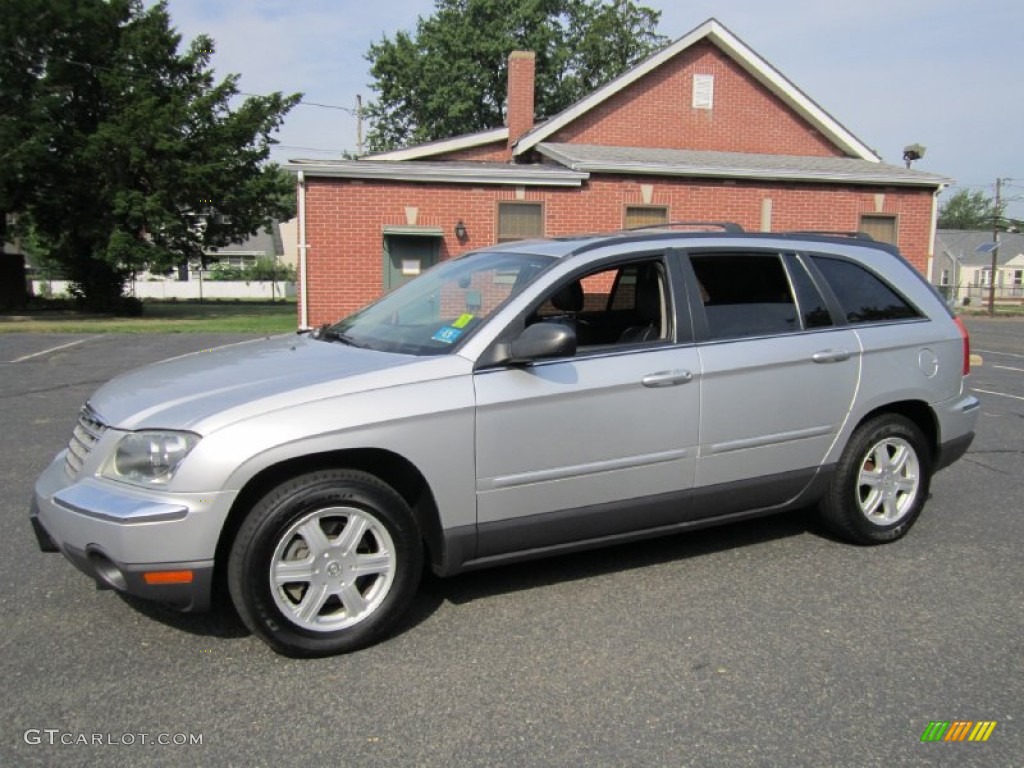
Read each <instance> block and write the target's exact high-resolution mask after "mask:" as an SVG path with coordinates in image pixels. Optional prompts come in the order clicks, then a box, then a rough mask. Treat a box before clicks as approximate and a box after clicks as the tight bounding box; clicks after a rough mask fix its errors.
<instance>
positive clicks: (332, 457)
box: [214, 448, 445, 594]
mask: <svg viewBox="0 0 1024 768" xmlns="http://www.w3.org/2000/svg"><path fill="white" fill-rule="evenodd" d="M320 469H355V470H360V471H362V472H366V473H367V474H370V475H373V476H374V477H376V478H378V479H379V480H381V481H382V482H385V483H387V484H388V485H389V486H391V487H392V488H394V490H395V491H396V492H397V493H398V494H399V495H400V496H401V497H402V498H403V499H404V500H405V502H406V503H407V504H408V505H409V508H410V509H411V510H412V513H413V517H414V518H415V520H416V524H417V525H418V526H419V529H420V533H421V535H422V538H423V541H424V543H425V545H426V547H427V554H428V557H429V558H430V562H431V564H432V565H433V566H434V567H435V569H437V568H440V567H441V564H442V562H443V559H444V551H445V548H444V536H443V532H442V528H441V518H440V513H439V511H438V508H437V502H436V501H435V500H434V494H433V492H432V491H431V489H430V484H429V483H428V482H427V479H426V478H425V477H424V475H423V473H422V472H420V470H419V469H418V468H417V467H416V466H415V465H414V464H413V463H412V462H410V461H409V460H408V459H406V458H405V457H404V456H401V455H399V454H397V453H394V452H393V451H388V450H385V449H381V448H353V449H345V450H338V451H327V452H323V453H316V454H310V455H306V456H298V457H295V458H290V459H286V460H283V461H280V462H278V463H276V464H272V465H270V466H268V467H265V468H264V469H262V470H260V471H259V472H258V473H256V474H255V475H253V476H252V477H251V478H250V479H249V480H248V481H247V482H246V483H245V485H244V486H243V487H242V489H241V491H239V493H238V495H237V496H236V497H235V501H234V503H233V504H232V505H231V509H230V511H229V512H228V515H227V518H226V519H225V521H224V525H223V526H222V527H221V532H220V537H219V538H218V540H217V550H216V554H215V556H214V557H215V559H214V584H215V589H217V590H224V592H223V594H226V584H227V580H226V572H227V560H228V554H229V553H230V551H231V545H232V542H233V541H234V539H235V536H236V535H237V533H238V529H239V528H240V527H241V526H242V523H243V522H244V520H245V518H246V515H247V514H248V513H249V511H250V510H251V509H252V507H253V505H254V504H256V502H258V501H259V500H260V499H261V498H262V497H263V496H264V495H266V494H267V493H268V492H269V491H270V490H271V489H272V488H274V487H276V486H278V485H280V484H281V483H283V482H286V481H287V480H290V479H291V478H293V477H297V476H299V475H303V474H306V473H307V472H315V471H316V470H320Z"/></svg>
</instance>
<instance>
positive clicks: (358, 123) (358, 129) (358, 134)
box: [356, 93, 363, 156]
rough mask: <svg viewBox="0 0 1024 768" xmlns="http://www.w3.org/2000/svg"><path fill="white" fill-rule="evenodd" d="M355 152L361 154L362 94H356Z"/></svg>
mask: <svg viewBox="0 0 1024 768" xmlns="http://www.w3.org/2000/svg"><path fill="white" fill-rule="evenodd" d="M356 152H357V153H358V154H359V155H360V156H362V154H363V95H362V94H361V93H357V94H356Z"/></svg>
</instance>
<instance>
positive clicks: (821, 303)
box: [787, 256, 832, 328]
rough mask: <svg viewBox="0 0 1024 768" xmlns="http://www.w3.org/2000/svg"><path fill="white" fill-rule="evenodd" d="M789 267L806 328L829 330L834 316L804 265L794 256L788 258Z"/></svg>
mask: <svg viewBox="0 0 1024 768" xmlns="http://www.w3.org/2000/svg"><path fill="white" fill-rule="evenodd" d="M787 265H788V266H789V274H790V279H791V280H792V281H793V290H794V291H796V300H797V304H799V306H800V317H801V319H802V320H803V323H804V328H827V327H828V326H830V325H832V316H831V315H830V314H829V312H828V307H827V306H826V305H825V299H824V298H822V295H821V291H819V290H818V287H817V286H816V285H815V284H814V281H813V280H811V276H810V275H809V274H807V270H806V269H805V268H804V265H803V264H802V263H801V262H800V261H798V260H797V259H796V257H794V256H789V257H788V258H787Z"/></svg>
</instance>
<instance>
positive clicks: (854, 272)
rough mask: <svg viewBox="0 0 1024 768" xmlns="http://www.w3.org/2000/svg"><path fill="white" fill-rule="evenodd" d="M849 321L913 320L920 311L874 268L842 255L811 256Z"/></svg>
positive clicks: (918, 315)
mask: <svg viewBox="0 0 1024 768" xmlns="http://www.w3.org/2000/svg"><path fill="white" fill-rule="evenodd" d="M811 260H812V261H813V262H814V265H815V266H816V267H817V268H818V271H819V272H821V274H822V276H823V277H824V278H825V281H826V282H827V283H828V286H829V288H831V289H832V293H834V294H835V296H836V299H837V300H838V301H839V305H840V307H842V310H843V314H844V315H845V316H846V320H847V322H849V323H882V322H890V321H893V320H910V319H914V318H917V317H920V316H921V313H920V312H918V311H917V309H916V308H915V307H914V306H913V305H912V304H911V303H910V302H909V301H907V300H906V299H904V298H903V297H902V296H900V294H899V293H897V291H896V290H895V289H894V288H893V287H892V286H890V285H889V284H888V283H886V282H885V281H884V280H882V278H880V277H879V276H878V275H876V274H875V273H874V272H871V271H870V270H867V269H865V268H864V267H862V266H860V265H859V264H854V263H853V262H850V261H845V260H843V259H834V258H829V257H827V256H812V257H811Z"/></svg>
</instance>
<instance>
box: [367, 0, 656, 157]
mask: <svg viewBox="0 0 1024 768" xmlns="http://www.w3.org/2000/svg"><path fill="white" fill-rule="evenodd" d="M660 16H661V13H660V12H659V11H654V10H651V9H650V8H646V7H643V6H638V5H636V4H635V3H633V2H632V0H436V6H435V12H434V15H433V16H430V17H429V18H426V19H424V18H422V17H420V19H419V20H418V22H417V25H416V32H415V33H414V34H409V33H408V32H404V31H400V32H398V33H396V34H395V37H394V39H393V40H391V39H388V38H387V37H384V38H383V39H382V40H381V41H380V42H379V43H374V44H372V45H371V46H370V50H369V52H368V53H367V54H366V58H367V60H368V61H369V62H370V63H371V69H370V73H371V75H372V76H373V78H374V82H373V84H372V88H373V89H374V90H375V91H377V93H378V99H377V100H376V101H375V102H372V103H370V104H369V105H368V106H367V109H366V114H367V116H368V118H369V121H370V124H371V129H370V131H369V133H368V136H367V143H368V145H369V147H370V149H371V150H373V151H380V150H384V149H391V148H394V147H396V146H400V145H403V144H410V143H419V142H424V141H432V140H435V139H442V138H447V137H449V136H454V135H458V134H461V133H472V132H476V131H481V130H486V129H489V128H496V127H499V126H501V125H502V124H503V122H504V115H505V100H506V99H505V96H506V79H507V58H508V54H509V53H510V52H511V51H513V50H529V51H534V52H535V53H536V55H537V74H536V78H537V80H536V82H537V91H536V109H537V112H538V114H539V115H544V116H550V115H553V114H555V113H557V112H559V111H561V110H562V109H565V108H566V107H567V106H569V105H570V104H572V103H573V102H575V101H577V100H578V99H580V98H582V97H583V96H585V95H587V94H588V93H590V92H591V91H593V90H595V89H596V88H599V87H600V86H602V85H604V84H605V83H607V82H608V81H609V80H611V79H613V78H614V77H616V76H617V75H619V74H621V73H622V72H623V71H625V70H626V69H628V68H629V67H631V66H632V65H633V64H635V63H636V62H637V61H639V60H640V59H642V58H644V57H645V56H647V55H649V54H650V53H652V52H654V51H655V50H657V49H658V48H660V47H661V46H663V45H664V44H665V43H666V42H667V39H666V38H664V37H662V36H661V35H659V34H657V32H656V27H657V23H658V19H659V17H660Z"/></svg>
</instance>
